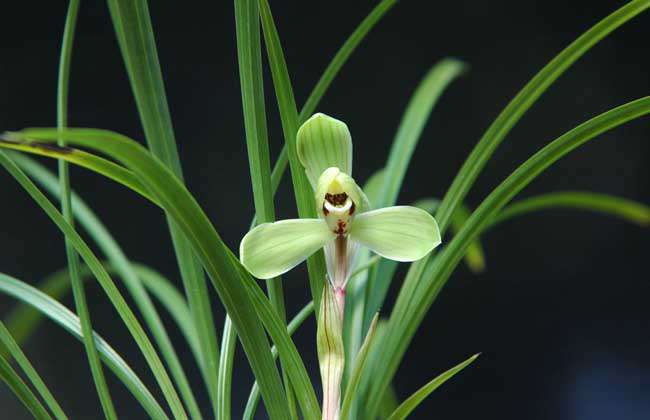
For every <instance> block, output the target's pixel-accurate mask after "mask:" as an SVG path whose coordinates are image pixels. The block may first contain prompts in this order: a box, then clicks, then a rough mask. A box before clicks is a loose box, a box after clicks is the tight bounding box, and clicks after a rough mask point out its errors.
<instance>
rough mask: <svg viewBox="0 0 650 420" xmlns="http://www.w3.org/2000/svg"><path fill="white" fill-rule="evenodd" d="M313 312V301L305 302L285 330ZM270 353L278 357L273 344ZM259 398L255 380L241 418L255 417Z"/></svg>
mask: <svg viewBox="0 0 650 420" xmlns="http://www.w3.org/2000/svg"><path fill="white" fill-rule="evenodd" d="M313 312H314V302H313V301H310V302H309V303H308V304H306V305H305V306H304V307H303V308H302V309H301V310H300V312H298V313H297V314H296V316H294V317H293V319H292V320H291V322H289V325H287V332H288V333H289V335H292V334H293V333H294V332H296V330H297V329H298V327H300V326H301V325H302V323H303V322H305V320H306V319H307V318H308V317H309V315H311V314H312V313H313ZM271 353H272V354H273V357H274V358H277V357H278V350H277V348H276V347H275V346H273V347H271ZM259 400H260V388H259V387H258V386H257V382H255V384H253V387H252V388H251V392H250V394H249V395H248V402H246V409H245V410H244V415H243V416H242V419H243V420H253V417H255V410H256V409H257V404H258V402H259Z"/></svg>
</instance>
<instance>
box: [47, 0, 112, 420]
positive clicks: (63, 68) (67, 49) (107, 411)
mask: <svg viewBox="0 0 650 420" xmlns="http://www.w3.org/2000/svg"><path fill="white" fill-rule="evenodd" d="M78 11H79V0H70V2H69V4H68V12H67V15H66V18H65V26H64V30H63V41H62V43H61V44H62V45H61V53H60V57H59V74H58V84H57V101H56V105H57V106H56V108H57V109H56V111H57V118H56V126H57V128H58V129H59V130H63V129H65V128H66V127H67V125H68V85H69V81H70V62H71V60H72V49H73V44H74V33H75V27H76V25H77V14H78ZM57 145H58V146H61V147H65V140H64V139H63V138H60V139H59V141H58V142H57ZM58 166H59V185H60V186H61V193H62V194H61V200H60V201H61V206H60V207H61V214H62V215H63V218H64V219H65V221H66V222H67V223H69V224H70V225H71V226H73V227H74V218H73V216H72V202H71V200H70V173H69V172H70V171H69V170H68V169H69V168H68V162H66V161H64V160H59V162H58ZM63 239H64V243H65V253H66V257H67V261H68V267H70V283H71V285H72V295H73V297H74V304H75V310H76V312H77V314H78V315H79V320H80V321H81V331H82V335H83V344H84V350H85V351H86V358H87V359H88V365H89V367H90V373H91V376H92V379H93V382H94V384H95V389H96V390H97V395H98V396H99V401H100V403H101V406H102V411H103V413H104V417H105V418H107V419H109V420H117V413H116V412H115V406H114V404H113V400H112V398H111V394H110V392H109V390H108V385H106V378H105V377H104V370H103V368H102V362H101V361H100V360H99V356H98V355H97V349H96V348H95V342H94V340H93V338H92V332H93V325H92V321H91V318H90V309H89V308H88V302H87V301H86V292H85V290H84V284H83V281H82V280H81V278H80V276H79V256H78V255H77V253H76V252H75V249H74V246H73V245H72V243H71V241H70V239H68V238H67V237H64V238H63Z"/></svg>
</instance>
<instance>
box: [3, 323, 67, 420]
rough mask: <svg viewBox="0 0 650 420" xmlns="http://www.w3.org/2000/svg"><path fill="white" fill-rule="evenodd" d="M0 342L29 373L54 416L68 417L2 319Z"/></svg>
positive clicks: (31, 380) (26, 373)
mask: <svg viewBox="0 0 650 420" xmlns="http://www.w3.org/2000/svg"><path fill="white" fill-rule="evenodd" d="M0 342H1V343H2V345H1V346H0V348H1V347H4V350H6V351H7V353H8V354H10V355H11V357H13V358H14V359H15V360H16V362H17V363H18V365H19V366H20V368H21V369H22V370H23V372H25V375H27V377H28V378H29V380H30V382H31V383H32V385H34V388H36V391H38V393H39V394H40V396H41V398H43V401H45V404H47V406H48V407H49V409H50V410H51V411H52V413H53V414H54V417H56V418H57V419H59V420H60V419H67V418H68V417H67V416H66V415H65V413H64V412H63V410H62V409H61V406H60V405H59V403H58V402H57V400H56V398H54V396H53V395H52V393H51V392H50V390H49V389H48V388H47V386H46V385H45V382H43V379H41V376H40V375H39V374H38V372H36V369H34V366H32V364H31V363H30V362H29V359H27V356H25V353H23V351H22V350H21V349H20V347H19V346H18V343H16V340H14V338H13V337H12V336H11V333H10V332H9V330H8V329H7V327H5V324H4V323H2V322H1V321H0ZM0 357H4V355H0Z"/></svg>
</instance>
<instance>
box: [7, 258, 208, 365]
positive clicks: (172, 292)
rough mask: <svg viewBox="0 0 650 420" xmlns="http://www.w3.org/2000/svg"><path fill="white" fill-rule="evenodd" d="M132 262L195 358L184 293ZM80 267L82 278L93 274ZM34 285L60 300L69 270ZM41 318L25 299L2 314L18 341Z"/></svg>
mask: <svg viewBox="0 0 650 420" xmlns="http://www.w3.org/2000/svg"><path fill="white" fill-rule="evenodd" d="M131 265H132V269H133V271H134V272H135V273H136V275H137V277H138V279H139V280H140V281H141V282H142V284H143V285H144V286H145V287H146V288H147V289H148V290H149V291H150V292H151V293H152V294H153V295H154V297H156V298H157V299H158V301H159V302H160V304H161V305H162V306H163V307H164V308H165V309H166V310H167V311H168V312H169V314H170V315H171V317H172V319H173V320H174V322H176V325H177V326H178V328H179V330H180V331H181V333H182V334H183V336H184V337H185V339H186V340H187V342H188V344H189V346H190V349H191V350H192V353H193V354H194V355H195V357H197V358H198V356H199V355H200V354H199V342H198V337H196V330H195V329H194V326H193V325H192V316H191V314H190V310H189V308H188V307H187V302H186V301H185V298H184V297H183V295H181V293H180V292H179V291H178V290H177V289H176V287H175V286H174V285H173V284H171V282H170V281H169V280H168V279H166V278H164V277H163V276H162V275H161V274H160V273H158V272H156V271H155V270H153V269H152V268H150V267H147V266H144V265H142V264H137V263H131ZM104 267H105V268H106V271H107V272H108V273H109V274H119V271H118V269H117V268H115V267H113V266H112V265H111V264H110V263H108V262H107V263H104ZM80 268H81V269H80V272H79V274H80V275H81V278H82V279H85V280H88V279H89V278H92V275H93V274H92V272H91V271H90V269H89V268H88V267H87V266H85V265H82V266H81V267H80ZM37 289H38V290H39V291H41V292H43V293H44V294H46V295H47V296H49V297H51V298H52V299H54V300H57V301H58V300H61V298H63V297H64V296H65V294H66V293H67V292H68V291H69V290H70V281H69V273H68V270H67V269H62V270H59V271H56V272H54V273H52V274H50V275H49V276H48V277H46V278H45V279H43V280H42V281H41V282H40V283H39V285H38V287H37ZM42 320H43V314H42V313H41V312H39V311H37V310H36V309H34V308H32V307H31V306H30V305H28V304H26V303H22V304H20V305H17V306H16V307H15V308H14V309H13V310H12V311H11V312H9V314H8V315H7V316H6V317H5V323H6V324H7V328H8V329H9V331H11V333H12V335H13V337H14V339H15V340H16V342H17V343H19V344H20V343H23V342H25V341H26V340H27V339H28V338H29V337H30V336H31V335H32V333H33V332H34V330H35V329H36V328H38V326H39V325H40V323H41V321H42ZM197 360H198V359H197Z"/></svg>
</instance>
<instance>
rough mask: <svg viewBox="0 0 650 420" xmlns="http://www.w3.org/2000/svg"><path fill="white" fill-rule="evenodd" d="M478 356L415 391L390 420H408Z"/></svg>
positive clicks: (476, 355)
mask: <svg viewBox="0 0 650 420" xmlns="http://www.w3.org/2000/svg"><path fill="white" fill-rule="evenodd" d="M478 356H479V355H478V354H475V355H474V356H472V357H470V358H469V359H467V360H465V361H464V362H462V363H460V364H458V365H456V366H454V367H453V368H451V369H449V370H448V371H446V372H444V373H441V374H440V375H438V376H437V377H435V378H433V379H432V380H431V381H430V382H428V383H427V384H426V385H424V386H423V387H422V388H420V389H418V390H417V391H415V392H414V393H413V395H411V396H410V397H408V398H407V399H406V400H405V401H404V402H403V403H402V404H400V405H399V407H397V409H396V410H395V411H394V412H393V414H391V416H390V417H389V418H388V420H404V419H405V418H407V417H408V416H409V415H410V414H411V412H412V411H413V410H415V409H416V408H417V407H418V406H419V405H420V404H421V403H422V401H424V400H425V399H426V398H427V397H428V396H429V395H430V394H431V393H432V392H433V391H435V390H436V389H437V388H438V387H440V385H442V384H444V383H445V382H447V381H448V380H449V379H451V378H453V377H454V376H456V374H457V373H459V372H460V371H461V370H463V369H465V368H466V367H467V366H469V365H470V364H471V363H472V362H473V361H474V360H476V358H477V357H478Z"/></svg>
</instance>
